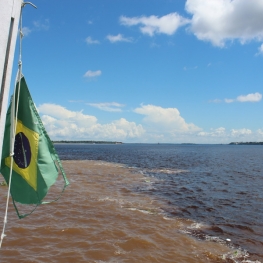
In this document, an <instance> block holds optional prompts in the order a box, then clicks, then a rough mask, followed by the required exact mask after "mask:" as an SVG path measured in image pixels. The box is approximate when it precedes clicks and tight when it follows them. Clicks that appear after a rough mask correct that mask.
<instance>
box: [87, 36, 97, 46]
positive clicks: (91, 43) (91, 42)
mask: <svg viewBox="0 0 263 263" xmlns="http://www.w3.org/2000/svg"><path fill="white" fill-rule="evenodd" d="M85 41H86V43H87V44H88V45H94V44H99V43H100V41H99V40H95V39H92V37H87V38H86V39H85Z"/></svg>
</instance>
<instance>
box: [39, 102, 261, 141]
mask: <svg viewBox="0 0 263 263" xmlns="http://www.w3.org/2000/svg"><path fill="white" fill-rule="evenodd" d="M118 105H119V106H120V107H121V104H118V103H116V106H118ZM38 111H39V113H40V116H41V119H42V121H43V124H44V126H45V128H46V130H47V132H48V134H49V135H50V137H51V139H53V140H111V141H123V142H150V143H153V142H174V143H178V142H179V143H180V142H194V143H229V142H236V141H262V140H263V129H258V130H257V131H254V132H253V131H252V130H250V129H247V128H242V129H234V128H232V129H230V130H227V129H226V128H224V127H219V128H212V129H210V130H209V131H204V130H202V129H200V128H199V127H197V126H195V125H194V124H191V123H190V124H189V123H186V121H185V120H184V119H183V118H182V117H181V116H180V113H179V111H178V110H177V109H176V108H162V107H159V106H154V105H142V106H140V107H138V108H136V109H135V110H134V112H135V113H137V114H139V115H142V116H143V120H142V121H143V125H142V124H140V123H135V122H133V121H129V120H127V119H125V118H120V119H117V120H114V121H110V122H108V123H105V124H101V123H99V121H98V119H97V118H96V117H95V116H92V115H88V114H84V113H83V111H71V110H68V109H66V108H65V107H62V106H60V105H57V104H49V103H45V104H41V105H40V106H39V107H38Z"/></svg>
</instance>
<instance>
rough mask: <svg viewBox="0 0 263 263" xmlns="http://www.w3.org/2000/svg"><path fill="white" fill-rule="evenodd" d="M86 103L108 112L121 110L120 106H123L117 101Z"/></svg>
mask: <svg viewBox="0 0 263 263" xmlns="http://www.w3.org/2000/svg"><path fill="white" fill-rule="evenodd" d="M87 105H89V106H92V107H95V108H98V109H100V110H103V111H109V112H121V111H122V109H121V108H122V107H124V106H125V105H123V104H120V103H117V102H104V103H87Z"/></svg>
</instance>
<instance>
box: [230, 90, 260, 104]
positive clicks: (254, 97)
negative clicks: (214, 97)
mask: <svg viewBox="0 0 263 263" xmlns="http://www.w3.org/2000/svg"><path fill="white" fill-rule="evenodd" d="M261 99H262V94H260V93H258V92H256V93H250V94H247V95H240V96H238V97H237V98H236V99H225V102H226V103H232V102H259V101H261Z"/></svg>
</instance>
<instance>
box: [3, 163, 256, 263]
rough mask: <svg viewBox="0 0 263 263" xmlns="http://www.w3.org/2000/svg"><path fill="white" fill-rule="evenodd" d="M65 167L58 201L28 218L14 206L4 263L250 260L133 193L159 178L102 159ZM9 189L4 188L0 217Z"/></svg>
mask: <svg viewBox="0 0 263 263" xmlns="http://www.w3.org/2000/svg"><path fill="white" fill-rule="evenodd" d="M63 166H64V169H65V171H66V174H67V176H68V179H69V181H70V183H71V184H70V186H68V188H67V189H66V191H65V193H64V194H63V196H62V197H61V199H59V200H58V201H57V202H55V203H52V204H49V205H42V206H40V207H38V208H37V209H36V211H35V212H34V213H33V214H32V215H30V216H28V217H26V218H24V219H18V218H17V216H16V213H15V210H14V208H13V206H12V204H11V202H10V209H9V214H8V223H7V228H6V232H5V234H6V235H7V236H6V237H5V238H4V241H3V244H2V248H1V251H0V262H8V263H13V262H75V263H77V262H91V263H93V262H94V263H104V262H105V263H106V262H107V263H109V262H127V263H128V262H131V263H132V262H162V263H164V262H187V263H194V262H252V261H249V259H248V255H247V254H246V252H245V251H242V250H239V249H237V248H235V247H232V246H231V245H229V244H228V242H227V241H226V240H224V239H219V238H217V237H213V238H199V237H198V235H197V236H194V235H193V234H192V233H193V231H192V230H193V229H197V230H198V229H199V228H202V227H205V226H203V225H202V224H198V223H196V222H194V221H191V220H190V219H183V218H176V217H169V216H168V215H167V214H166V213H165V211H166V209H167V207H166V206H167V204H166V203H165V202H162V200H160V199H158V198H157V197H154V196H150V195H147V194H145V193H142V192H138V191H136V189H137V187H138V186H142V185H145V187H147V186H148V185H150V184H151V183H153V181H154V180H156V179H155V178H150V177H145V176H144V175H143V174H141V173H137V172H136V170H134V169H133V168H128V167H125V166H122V165H120V164H114V163H108V162H103V161H89V160H82V161H80V160H77V161H75V160H71V161H63ZM1 180H2V179H1ZM61 184H62V181H59V182H58V183H57V184H56V185H55V186H54V188H53V189H52V191H53V192H52V193H53V194H54V193H56V192H57V191H58V189H60V188H61ZM6 191H7V187H4V186H1V187H0V196H1V200H2V202H1V206H0V215H1V217H2V219H3V218H4V210H5V200H6ZM52 193H51V197H52ZM22 208H23V207H22ZM253 262H259V261H253Z"/></svg>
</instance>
